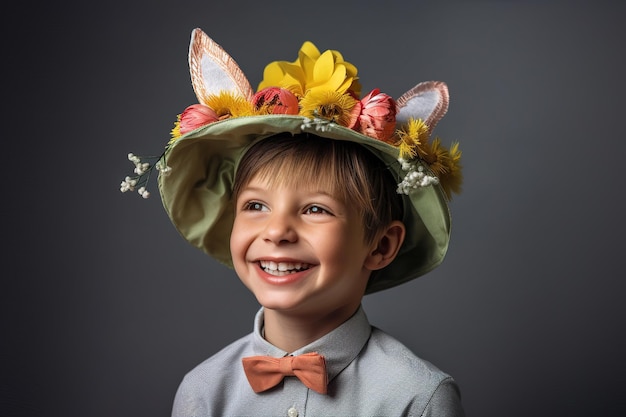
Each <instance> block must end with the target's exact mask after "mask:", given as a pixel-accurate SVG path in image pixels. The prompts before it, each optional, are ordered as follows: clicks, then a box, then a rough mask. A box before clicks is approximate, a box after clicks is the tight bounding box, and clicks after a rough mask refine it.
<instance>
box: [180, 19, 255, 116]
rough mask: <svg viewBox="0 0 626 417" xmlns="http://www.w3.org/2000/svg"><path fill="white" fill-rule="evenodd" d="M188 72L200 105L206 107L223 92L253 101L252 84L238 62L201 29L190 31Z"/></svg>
mask: <svg viewBox="0 0 626 417" xmlns="http://www.w3.org/2000/svg"><path fill="white" fill-rule="evenodd" d="M189 72H190V73H191V84H192V85H193V91H194V92H195V93H196V97H197V98H198V102H199V103H202V104H206V102H207V97H208V96H209V95H217V94H219V93H220V92H222V91H230V92H232V93H234V94H235V95H241V96H243V97H244V98H246V99H248V100H249V99H251V98H252V95H253V92H252V87H251V86H250V82H249V81H248V79H247V78H246V76H245V75H244V73H243V71H241V69H240V68H239V66H238V65H237V63H236V62H235V60H234V59H233V58H232V57H231V56H230V55H228V53H227V52H226V51H225V50H224V49H222V47H221V46H220V45H218V44H217V43H216V42H215V41H213V39H211V38H209V37H208V36H207V35H206V34H205V33H204V32H203V31H202V30H201V29H199V28H196V29H194V30H193V31H192V32H191V42H190V44H189Z"/></svg>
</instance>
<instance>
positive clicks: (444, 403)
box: [172, 308, 464, 417]
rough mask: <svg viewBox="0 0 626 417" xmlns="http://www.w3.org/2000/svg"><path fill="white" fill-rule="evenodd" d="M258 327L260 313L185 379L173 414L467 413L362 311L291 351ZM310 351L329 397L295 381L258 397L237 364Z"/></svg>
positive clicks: (447, 386)
mask: <svg viewBox="0 0 626 417" xmlns="http://www.w3.org/2000/svg"><path fill="white" fill-rule="evenodd" d="M262 329H263V309H262V308H261V309H260V310H259V312H258V313H257V315H256V318H255V322H254V331H253V332H252V333H251V334H249V335H247V336H245V337H243V338H241V339H239V340H237V341H236V342H234V343H232V344H231V345H229V346H227V347H225V348H224V349H222V350H221V351H219V352H218V353H216V354H215V355H213V356H212V357H210V358H209V359H207V360H206V361H204V362H202V363H201V364H200V365H198V366H197V367H196V368H194V369H193V370H192V371H191V372H189V373H188V374H187V375H186V376H185V378H184V379H183V381H182V383H181V384H180V387H179V388H178V392H177V393H176V398H175V400H174V407H173V412H172V416H173V417H201V416H286V417H305V416H316V417H317V416H361V417H365V416H463V415H464V413H463V409H462V406H461V399H460V393H459V389H458V387H457V385H456V383H455V382H454V380H453V379H452V378H451V377H450V376H449V375H447V374H445V373H443V372H442V371H440V370H439V369H437V368H436V367H435V366H434V365H432V364H431V363H429V362H427V361H424V360H422V359H420V358H418V357H417V356H415V355H414V354H413V353H412V352H411V351H410V350H409V349H407V348H406V347H405V346H404V345H403V344H401V343H400V342H399V341H398V340H396V339H394V338H393V337H391V336H389V335H388V334H386V333H384V332H382V331H381V330H379V329H377V328H375V327H372V326H371V325H370V324H369V322H368V320H367V317H366V315H365V312H364V311H363V309H362V308H359V310H358V311H357V312H356V313H355V314H354V315H353V316H352V317H351V318H350V319H349V320H348V321H346V322H345V323H343V324H342V325H341V326H339V327H338V328H337V329H335V330H333V331H332V332H330V333H328V334H327V335H325V336H324V337H322V338H320V339H318V340H316V341H315V342H313V343H311V344H309V345H307V346H305V347H303V348H301V349H299V350H297V351H295V352H285V351H283V350H280V349H279V348H277V347H275V346H273V345H271V344H270V343H269V342H267V341H266V340H265V339H264V338H263V337H262ZM307 352H318V353H319V354H321V355H323V356H324V357H325V358H326V366H327V371H328V381H329V383H328V394H327V395H322V394H318V393H317V392H315V391H313V390H310V389H308V388H307V387H306V386H304V384H302V383H301V382H300V381H299V380H298V379H297V378H296V377H286V378H285V379H284V381H283V382H282V383H281V384H279V385H278V386H276V387H275V388H272V389H270V390H268V391H265V392H262V393H258V394H257V393H255V392H254V391H252V388H251V387H250V385H249V383H248V380H247V378H246V375H245V373H244V371H243V366H242V364H241V359H242V358H244V357H246V356H254V355H267V356H273V357H282V356H286V355H288V354H293V355H299V354H302V353H307Z"/></svg>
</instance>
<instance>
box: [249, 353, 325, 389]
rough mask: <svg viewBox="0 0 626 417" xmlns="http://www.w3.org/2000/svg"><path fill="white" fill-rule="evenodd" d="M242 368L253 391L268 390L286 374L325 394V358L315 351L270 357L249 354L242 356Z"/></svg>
mask: <svg viewBox="0 0 626 417" xmlns="http://www.w3.org/2000/svg"><path fill="white" fill-rule="evenodd" d="M242 362H243V369H244V371H245V372H246V376H247V377H248V381H249V382H250V386H251V387H252V389H253V390H254V392H262V391H265V390H268V389H270V388H272V387H274V386H276V385H278V383H279V382H280V381H282V380H283V378H284V377H286V376H296V377H298V379H299V380H300V381H302V383H303V384H304V385H306V386H307V387H308V388H310V389H312V390H313V391H317V392H319V393H320V394H326V385H328V375H327V374H326V360H325V359H324V357H323V356H321V355H319V354H317V353H304V354H302V355H298V356H285V357H283V358H272V357H270V356H250V357H248V358H243V359H242Z"/></svg>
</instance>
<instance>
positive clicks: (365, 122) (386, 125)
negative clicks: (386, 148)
mask: <svg viewBox="0 0 626 417" xmlns="http://www.w3.org/2000/svg"><path fill="white" fill-rule="evenodd" d="M396 112H397V108H396V102H395V100H394V99H393V98H391V96H389V95H387V94H385V93H381V92H380V90H379V89H378V88H375V89H374V90H372V91H371V92H370V93H369V94H368V95H366V96H365V97H363V98H362V99H361V101H360V102H359V104H358V105H357V106H355V108H354V110H353V113H352V120H351V127H352V129H354V130H356V131H358V132H361V133H362V134H364V135H366V136H370V137H373V138H375V139H378V140H382V141H383V142H388V143H391V142H392V136H393V134H394V131H395V128H396Z"/></svg>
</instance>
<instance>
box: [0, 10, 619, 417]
mask: <svg viewBox="0 0 626 417" xmlns="http://www.w3.org/2000/svg"><path fill="white" fill-rule="evenodd" d="M264 3H266V2H261V1H255V2H227V1H221V2H212V1H202V2H200V1H197V2H193V1H176V2H173V1H170V2H167V1H161V2H150V1H144V2H140V1H135V0H129V1H127V2H113V3H111V2H82V3H78V4H71V3H67V2H66V3H65V6H60V5H58V4H55V3H54V2H50V3H46V4H44V5H38V6H37V5H33V4H31V3H28V4H24V5H21V4H12V5H11V6H6V7H8V9H6V12H5V13H3V17H2V19H3V21H4V22H3V25H2V26H3V28H2V32H3V37H2V38H3V44H4V48H3V50H4V53H5V58H4V59H3V67H4V74H5V75H4V83H3V84H4V91H5V92H4V93H3V100H2V101H3V104H2V106H3V110H4V111H3V115H4V126H3V131H4V132H3V134H2V139H3V152H2V155H3V160H4V163H3V164H2V165H1V166H2V174H3V175H2V178H3V188H4V192H3V198H2V213H3V216H2V222H3V242H4V245H5V249H4V250H3V251H2V262H3V265H4V268H3V273H2V276H3V280H2V282H3V286H2V287H3V288H2V290H1V291H0V294H2V295H1V297H2V300H1V305H0V308H1V309H2V310H0V312H1V313H2V328H1V330H2V335H3V336H2V347H3V351H2V364H1V366H2V369H1V371H0V374H1V376H2V377H1V378H2V379H1V383H0V407H1V408H0V415H3V416H4V415H16V416H17V415H24V416H26V415H28V416H35V415H42V416H43V415H45V416H116V417H122V416H135V417H136V416H166V415H168V414H169V412H170V409H171V403H172V399H173V396H174V393H175V391H176V388H177V386H178V383H179V382H180V380H181V378H182V377H183V375H184V374H185V373H186V372H187V371H188V370H189V369H191V368H192V367H193V366H194V365H196V364H197V363H199V362H200V361H202V360H203V359H204V358H206V357H208V356H210V355H211V354H213V353H215V352H216V351H217V350H218V349H220V348H221V347H223V346H225V345H227V344H228V343H230V342H231V341H233V340H235V339H237V338H239V337H240V336H243V335H244V334H246V333H248V332H249V331H250V330H251V326H252V318H253V315H254V313H255V312H256V310H257V308H258V305H257V303H256V301H255V299H254V298H253V297H252V296H251V295H250V294H249V293H248V292H247V290H246V289H245V288H244V287H243V285H241V284H240V282H239V281H238V279H237V278H236V276H235V275H234V273H233V272H232V271H230V270H228V269H226V268H225V267H222V266H221V265H218V264H217V263H216V262H214V261H213V260H211V259H209V258H208V257H206V256H205V255H203V254H202V253H201V252H200V251H199V250H196V249H193V248H192V247H191V246H190V245H189V244H187V243H186V241H184V240H183V239H182V238H181V237H180V236H179V235H178V234H177V232H176V231H175V230H174V228H173V226H171V224H170V223H169V220H168V218H167V216H166V215H165V213H164V211H163V209H162V207H161V205H160V200H159V198H158V196H157V195H156V184H155V183H152V187H151V188H152V191H153V192H154V193H155V194H154V196H153V198H151V199H149V200H142V199H141V198H139V197H138V196H137V195H136V194H120V192H119V190H118V184H119V182H120V181H121V180H122V178H123V177H124V176H125V175H127V174H128V173H130V172H131V170H132V165H131V164H130V163H129V162H128V161H127V160H126V154H127V153H128V152H131V151H132V152H135V153H138V154H158V153H160V151H161V150H162V146H163V145H164V144H165V142H166V141H167V140H168V136H169V130H170V128H171V126H172V123H173V121H174V118H175V116H176V114H177V113H179V112H180V111H181V110H182V109H184V108H185V107H186V106H187V105H189V104H193V103H195V102H196V99H195V96H194V94H193V90H192V87H191V84H190V80H189V73H188V67H187V47H188V43H189V36H190V33H191V30H192V29H193V28H195V27H201V28H202V29H204V30H205V32H207V33H208V34H209V36H211V37H212V38H213V39H215V40H216V41H217V42H218V43H220V44H221V45H222V46H223V47H224V48H225V49H226V50H227V51H228V52H229V53H230V54H231V55H232V56H233V57H234V58H235V60H236V61H237V62H238V64H239V65H240V67H241V68H242V70H243V71H244V73H245V74H246V75H247V76H248V78H249V79H250V81H251V83H252V85H253V86H254V87H256V85H257V83H258V82H259V81H260V80H261V77H262V71H263V68H264V66H265V65H266V64H267V63H269V62H270V61H273V60H279V59H283V60H293V59H294V58H295V56H296V53H297V50H298V48H299V47H300V45H301V43H302V42H303V41H304V40H307V39H308V40H311V41H313V42H314V43H316V45H317V46H318V47H319V48H320V49H322V50H325V49H337V50H339V51H341V52H342V53H343V54H344V57H345V58H346V59H347V60H348V61H350V62H352V63H354V64H355V65H356V66H357V67H358V69H359V74H360V76H361V79H362V83H363V91H364V92H367V91H369V90H371V89H372V88H375V87H379V88H381V89H382V91H384V92H386V93H388V94H390V95H392V96H394V97H398V96H400V95H401V94H402V93H404V92H405V91H406V90H408V89H409V88H411V87H412V86H413V85H415V84H416V83H418V82H420V81H425V80H432V79H434V80H442V81H446V82H447V83H448V86H449V88H450V94H451V105H450V110H449V112H448V114H447V115H446V117H445V118H444V119H443V120H442V122H441V123H440V124H439V125H438V127H437V129H436V134H438V135H439V136H441V137H442V138H443V140H444V142H445V143H449V142H450V141H452V140H458V141H460V142H461V148H462V151H463V161H464V167H465V169H464V172H465V186H464V192H463V194H462V195H460V196H457V197H455V199H454V200H453V202H452V205H451V208H452V214H453V237H452V241H451V245H450V250H449V252H448V256H447V258H446V261H445V262H444V264H443V265H442V266H441V267H440V268H438V269H437V270H435V271H434V272H432V273H430V274H429V275H427V276H425V277H422V278H420V279H418V280H416V281H413V282H411V283H408V284H406V285H403V286H401V287H398V288H395V289H391V290H387V291H385V292H383V293H380V294H375V295H371V296H368V297H366V299H365V301H364V305H365V308H366V311H367V312H368V315H369V318H370V320H371V322H372V323H373V324H374V325H376V326H379V327H381V328H383V329H384V330H386V331H387V332H388V333H391V334H392V335H394V336H396V337H397V338H398V339H400V340H401V341H403V342H404V343H405V344H406V345H408V346H409V347H410V348H411V349H412V350H414V351H415V352H416V353H417V354H418V355H420V356H422V357H424V358H426V359H428V360H430V361H432V362H434V363H435V364H436V365H438V366H439V367H440V368H441V369H443V370H444V371H447V372H448V373H450V374H452V375H453V376H454V377H455V378H456V379H457V381H458V383H459V384H460V386H461V389H462V395H463V402H464V405H465V408H466V411H467V413H468V415H469V416H527V415H542V416H543V415H546V416H548V415H559V416H561V415H562V416H583V415H584V416H589V415H624V413H625V412H626V404H625V401H626V400H625V399H624V398H625V394H624V389H625V388H626V377H625V376H624V371H625V370H626V369H625V366H624V365H625V364H624V359H623V351H624V350H625V347H626V346H625V337H624V316H625V308H624V303H623V295H624V290H625V286H624V283H623V281H624V278H625V276H624V275H625V274H624V270H623V267H622V265H623V259H624V253H623V252H624V251H623V249H624V244H623V239H622V235H623V234H624V232H625V222H624V220H623V213H624V212H625V209H626V204H625V201H624V200H625V199H624V189H625V187H624V180H623V176H624V175H623V164H622V162H623V159H624V155H625V151H626V146H625V144H624V139H625V138H624V127H623V121H624V118H625V116H624V110H625V106H624V104H623V96H624V94H625V93H626V89H625V81H624V73H625V70H626V66H625V64H624V46H623V41H622V39H623V38H624V35H626V29H625V28H624V27H625V24H624V17H625V16H626V14H625V13H624V12H625V11H626V8H625V7H624V6H623V5H620V4H623V3H620V2H614V3H611V2H604V3H603V2H593V3H592V2H586V3H584V2H569V3H561V4H557V3H554V2H538V1H537V2H524V3H523V2H512V1H508V2H464V3H457V4H447V5H443V4H442V3H443V2H441V3H424V2H418V1H412V2H409V1H405V2H393V1H384V2H381V1H379V2H372V4H371V5H366V4H367V3H364V2H361V1H358V2H357V1H354V2H351V1H343V2H339V1H332V2H326V1H315V2H306V3H305V2H285V1H275V2H268V3H269V4H267V5H265V4H264ZM22 6H24V7H22ZM216 383H218V382H216ZM384 383H385V381H381V384H384Z"/></svg>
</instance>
